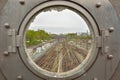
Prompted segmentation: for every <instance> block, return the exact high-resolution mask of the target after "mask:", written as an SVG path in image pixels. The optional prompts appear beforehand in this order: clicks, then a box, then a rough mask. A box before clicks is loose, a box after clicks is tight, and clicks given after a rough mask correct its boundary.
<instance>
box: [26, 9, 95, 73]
mask: <svg viewBox="0 0 120 80" xmlns="http://www.w3.org/2000/svg"><path fill="white" fill-rule="evenodd" d="M27 27H28V28H27V30H26V36H25V45H26V53H27V55H28V56H29V58H30V59H31V60H32V61H33V62H34V63H35V64H36V65H37V67H39V68H40V69H44V70H47V71H49V72H55V73H62V72H67V71H70V70H73V69H74V68H76V67H78V66H79V65H81V63H82V62H83V61H84V60H85V59H86V57H87V55H88V54H90V53H91V50H92V45H93V35H92V32H91V30H90V28H89V27H88V24H87V23H86V21H85V19H84V18H83V16H81V15H80V14H78V12H76V11H74V10H72V9H70V8H67V7H50V8H46V9H43V10H42V11H40V12H39V13H38V14H37V15H35V16H34V17H33V18H32V19H31V20H30V22H29V23H28V25H27Z"/></svg>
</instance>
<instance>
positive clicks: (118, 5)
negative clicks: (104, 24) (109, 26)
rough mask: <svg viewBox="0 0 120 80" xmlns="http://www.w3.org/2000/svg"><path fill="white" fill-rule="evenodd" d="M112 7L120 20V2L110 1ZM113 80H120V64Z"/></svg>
mask: <svg viewBox="0 0 120 80" xmlns="http://www.w3.org/2000/svg"><path fill="white" fill-rule="evenodd" d="M110 1H111V3H112V5H113V6H114V8H115V9H116V11H117V14H118V15H119V19H120V0H110ZM111 80H120V63H119V65H118V68H117V69H116V71H115V73H114V75H113V76H112V78H111Z"/></svg>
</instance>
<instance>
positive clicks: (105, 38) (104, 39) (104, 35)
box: [97, 29, 110, 54]
mask: <svg viewBox="0 0 120 80" xmlns="http://www.w3.org/2000/svg"><path fill="white" fill-rule="evenodd" d="M109 37H110V32H109V30H108V29H103V30H101V35H100V36H97V47H99V48H101V50H102V54H104V53H108V52H109V46H107V45H106V43H108V42H109Z"/></svg>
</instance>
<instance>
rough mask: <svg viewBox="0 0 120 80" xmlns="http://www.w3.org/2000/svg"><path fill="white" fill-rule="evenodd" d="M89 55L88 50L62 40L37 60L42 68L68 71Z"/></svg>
mask: <svg viewBox="0 0 120 80" xmlns="http://www.w3.org/2000/svg"><path fill="white" fill-rule="evenodd" d="M86 56H87V51H84V50H83V49H80V48H78V47H76V46H75V45H70V44H68V42H67V41H65V40H61V41H59V42H58V43H56V45H54V47H52V48H51V49H50V50H48V51H47V52H46V53H45V55H44V56H42V57H41V58H40V59H38V60H37V61H36V64H37V65H38V66H40V67H41V68H43V69H45V70H47V71H50V72H56V73H61V72H67V71H69V70H72V69H74V68H76V67H77V66H79V65H80V64H81V62H82V61H83V60H84V59H85V57H86Z"/></svg>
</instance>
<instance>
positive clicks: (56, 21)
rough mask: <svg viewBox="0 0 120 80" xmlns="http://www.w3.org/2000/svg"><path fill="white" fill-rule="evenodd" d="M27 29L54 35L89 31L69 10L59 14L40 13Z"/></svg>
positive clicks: (53, 12)
mask: <svg viewBox="0 0 120 80" xmlns="http://www.w3.org/2000/svg"><path fill="white" fill-rule="evenodd" d="M29 29H32V30H38V29H43V30H46V31H47V32H50V33H56V34H60V33H70V32H71V33H73V32H87V31H89V28H88V25H87V24H86V22H85V21H84V19H83V18H82V17H81V16H80V15H78V14H77V13H75V12H73V11H71V10H69V9H65V10H63V11H60V12H58V11H55V10H52V11H47V12H41V13H40V14H38V15H37V16H36V17H35V19H34V21H33V22H32V23H31V24H30V27H29Z"/></svg>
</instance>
